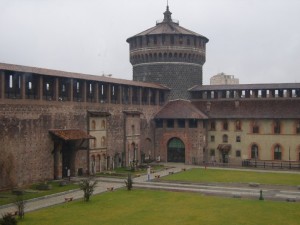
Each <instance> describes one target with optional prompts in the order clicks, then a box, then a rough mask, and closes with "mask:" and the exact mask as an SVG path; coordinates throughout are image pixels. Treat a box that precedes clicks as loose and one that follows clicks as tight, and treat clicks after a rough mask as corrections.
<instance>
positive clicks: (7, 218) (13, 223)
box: [0, 213, 18, 225]
mask: <svg viewBox="0 0 300 225" xmlns="http://www.w3.org/2000/svg"><path fill="white" fill-rule="evenodd" d="M17 224H18V221H17V220H16V218H15V217H14V216H12V215H11V214H9V213H7V214H5V215H4V216H3V217H2V219H0V225H17Z"/></svg>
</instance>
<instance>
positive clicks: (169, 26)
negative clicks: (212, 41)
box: [127, 6, 208, 42]
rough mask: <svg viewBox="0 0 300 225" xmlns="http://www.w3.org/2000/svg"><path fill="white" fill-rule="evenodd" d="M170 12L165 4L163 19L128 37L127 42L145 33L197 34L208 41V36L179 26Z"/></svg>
mask: <svg viewBox="0 0 300 225" xmlns="http://www.w3.org/2000/svg"><path fill="white" fill-rule="evenodd" d="M171 15H172V13H171V12H170V10H169V6H167V9H166V11H165V12H164V19H163V20H162V21H157V22H156V26H154V27H151V28H149V29H147V30H145V31H143V32H141V33H138V34H136V35H134V36H132V37H130V38H128V39H127V42H128V41H129V40H130V39H131V38H134V37H138V36H146V35H157V34H178V35H180V34H182V35H191V36H198V37H202V38H204V39H206V41H207V42H208V38H206V37H205V36H203V35H201V34H198V33H196V32H193V31H191V30H188V29H186V28H184V27H182V26H179V22H178V21H175V20H173V19H172V17H171Z"/></svg>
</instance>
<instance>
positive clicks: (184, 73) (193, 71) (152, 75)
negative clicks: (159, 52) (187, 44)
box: [133, 62, 202, 99]
mask: <svg viewBox="0 0 300 225" xmlns="http://www.w3.org/2000/svg"><path fill="white" fill-rule="evenodd" d="M133 80H136V81H145V82H153V83H160V84H163V85H165V86H167V87H169V88H171V92H170V95H169V99H190V93H189V92H188V89H189V88H191V87H193V86H195V85H201V84H202V66H201V65H197V64H192V63H180V62H178V63H175V62H174V63H146V64H138V65H134V66H133Z"/></svg>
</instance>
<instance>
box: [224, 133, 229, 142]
mask: <svg viewBox="0 0 300 225" xmlns="http://www.w3.org/2000/svg"><path fill="white" fill-rule="evenodd" d="M223 143H228V136H227V135H226V134H224V135H223Z"/></svg>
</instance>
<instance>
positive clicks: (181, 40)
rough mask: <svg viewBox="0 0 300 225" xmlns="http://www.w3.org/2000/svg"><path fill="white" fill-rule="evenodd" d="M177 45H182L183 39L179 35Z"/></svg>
mask: <svg viewBox="0 0 300 225" xmlns="http://www.w3.org/2000/svg"><path fill="white" fill-rule="evenodd" d="M179 44H181V45H182V44H183V38H182V36H181V35H180V36H179Z"/></svg>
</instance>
